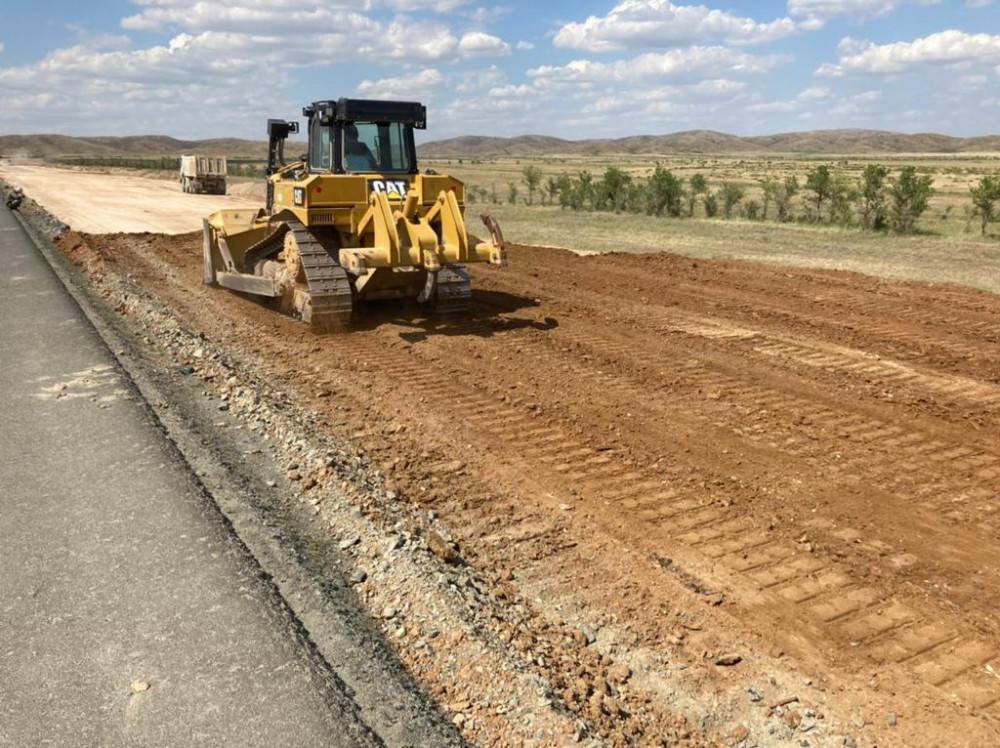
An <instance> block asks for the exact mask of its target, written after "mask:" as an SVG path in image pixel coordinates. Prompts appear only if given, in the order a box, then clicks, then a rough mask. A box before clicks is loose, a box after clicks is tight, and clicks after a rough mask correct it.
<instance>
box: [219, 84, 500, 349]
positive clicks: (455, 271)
mask: <svg viewBox="0 0 1000 748" xmlns="http://www.w3.org/2000/svg"><path fill="white" fill-rule="evenodd" d="M302 114H303V117H304V118H305V119H306V120H307V121H308V125H307V127H308V148H307V152H306V153H305V154H303V155H301V156H299V157H297V158H294V159H290V160H289V161H288V162H286V160H285V155H284V149H285V141H286V140H287V139H288V137H289V136H290V135H292V134H295V133H297V132H298V131H299V123H298V122H297V121H286V120H280V119H271V120H268V122H267V137H268V159H267V184H266V186H267V198H266V204H265V206H264V207H263V208H261V209H259V210H256V211H254V210H221V211H218V212H216V213H213V214H211V215H210V216H208V217H207V218H206V219H205V220H204V224H203V228H204V282H205V283H206V284H209V285H218V286H221V287H223V288H226V289H229V290H231V291H237V292H240V293H243V294H249V295H251V296H256V297H259V298H261V299H267V300H270V303H271V304H273V305H274V306H276V307H277V308H279V309H280V310H281V311H283V312H284V313H286V314H290V315H292V316H295V317H298V318H300V319H301V320H302V321H304V322H306V323H308V324H310V325H311V326H312V328H313V330H315V331H317V332H327V331H331V330H338V329H343V328H344V327H346V326H347V325H349V324H350V322H351V318H352V314H353V313H354V310H355V309H357V308H359V306H360V305H361V304H362V303H363V302H365V301H367V300H372V299H406V298H412V299H416V300H417V301H419V302H422V303H425V304H427V305H429V306H430V307H431V308H432V309H433V310H434V311H435V312H436V313H439V314H446V315H464V314H467V313H468V312H469V309H470V301H471V280H470V276H469V271H468V268H467V266H468V264H469V263H473V262H483V263H490V264H492V265H497V266H503V265H506V264H507V246H506V244H505V242H504V239H503V234H502V233H501V231H500V227H499V225H497V222H496V221H495V220H494V219H493V218H492V217H490V216H488V215H483V216H482V220H483V222H484V224H485V225H486V229H487V232H488V234H489V237H490V239H489V241H474V240H472V238H470V236H469V234H468V232H467V231H466V226H465V185H464V184H463V183H462V182H461V181H459V180H458V179H455V178H454V177H450V176H447V175H444V174H438V173H436V172H434V171H432V170H426V171H424V172H423V173H421V172H420V171H419V169H418V167H417V152H416V146H415V141H414V130H420V129H424V128H425V127H426V126H427V110H426V107H424V105H423V104H420V103H418V102H401V101H369V100H364V99H346V98H342V99H337V100H328V101H317V102H314V103H313V104H311V105H310V106H307V107H305V108H304V109H303V110H302Z"/></svg>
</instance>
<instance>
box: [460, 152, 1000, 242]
mask: <svg viewBox="0 0 1000 748" xmlns="http://www.w3.org/2000/svg"><path fill="white" fill-rule="evenodd" d="M522 185H523V187H524V188H525V193H524V202H525V203H526V204H528V205H532V204H534V203H535V202H536V201H539V202H541V203H543V204H550V205H559V206H560V207H561V208H564V209H568V210H588V211H600V210H605V211H613V212H615V213H622V212H630V213H646V214H648V215H656V216H668V217H673V218H680V217H692V216H694V215H695V211H696V207H697V206H698V205H699V204H700V205H701V207H702V209H703V211H704V215H705V216H706V217H708V218H717V217H721V218H726V219H728V218H732V217H734V216H739V217H741V218H745V219H749V220H774V221H777V222H779V223H783V222H787V221H792V220H799V221H804V222H811V223H829V224H834V225H841V226H851V225H856V226H859V227H861V228H862V229H866V230H870V231H882V230H892V231H894V232H896V233H900V234H910V233H913V232H914V231H915V229H916V223H917V220H918V219H919V218H920V217H921V216H922V215H923V214H924V212H925V211H926V210H927V207H928V204H929V201H930V198H931V196H932V195H933V194H934V179H933V177H932V176H931V175H921V174H918V173H917V170H916V167H913V166H905V167H903V168H902V169H900V171H899V172H898V173H897V174H893V173H892V172H891V171H890V170H889V168H888V167H886V166H882V165H881V164H869V165H867V166H865V168H864V169H863V170H862V171H861V173H860V175H852V174H850V173H848V172H846V171H845V170H843V169H835V168H831V167H829V166H827V165H825V164H824V165H819V166H816V167H815V168H814V169H812V170H811V171H810V172H809V173H808V174H807V175H806V177H805V180H804V181H800V180H799V178H798V177H795V176H790V177H785V178H781V179H779V178H776V177H766V178H764V179H760V180H758V186H759V193H758V194H757V195H756V196H755V197H753V198H751V199H747V191H746V188H745V187H744V186H743V185H740V184H737V183H735V182H731V181H724V182H721V183H719V184H718V186H716V187H715V188H714V189H713V187H712V186H711V185H710V184H709V182H708V179H707V178H706V177H705V176H704V175H703V174H694V175H692V176H691V177H690V178H689V179H687V180H684V179H682V178H679V177H677V176H676V175H674V174H673V173H672V172H671V171H669V170H667V169H664V168H663V167H661V166H657V167H656V168H655V169H654V171H653V174H652V175H651V176H650V177H649V178H647V179H645V180H640V179H636V178H634V177H633V176H632V175H630V174H628V173H626V172H624V171H622V170H621V169H619V168H618V167H615V166H609V167H608V168H607V169H606V170H605V172H604V174H603V176H601V177H600V178H595V176H594V175H593V174H591V173H590V172H588V171H581V172H579V173H578V174H577V175H576V176H571V175H569V174H565V173H564V174H560V175H558V176H550V177H548V178H547V179H546V178H544V176H543V174H542V172H541V170H540V169H539V168H538V167H537V166H533V165H529V166H526V167H524V169H523V170H522V172H521V182H520V183H516V182H510V183H508V184H507V194H506V199H507V202H509V203H516V202H517V201H518V199H519V197H520V196H521V191H520V187H521V186H522ZM469 190H470V192H471V194H472V197H473V198H474V199H478V200H480V201H482V202H487V201H492V202H494V203H496V202H500V196H499V195H498V194H497V191H496V188H495V187H493V188H492V189H491V190H486V189H485V188H482V187H475V186H470V187H469ZM970 193H971V198H972V209H971V215H972V216H975V217H978V218H979V220H980V225H981V230H982V233H983V234H985V233H986V228H987V226H988V224H989V223H990V222H992V221H998V220H1000V177H984V178H982V179H981V180H980V182H979V184H977V185H976V186H975V187H973V188H971V190H970Z"/></svg>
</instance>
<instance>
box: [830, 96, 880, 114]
mask: <svg viewBox="0 0 1000 748" xmlns="http://www.w3.org/2000/svg"><path fill="white" fill-rule="evenodd" d="M881 100H882V92H881V91H864V92H862V93H859V94H855V95H853V96H849V97H847V98H845V99H843V100H841V101H840V103H838V104H837V105H836V106H834V107H832V108H831V109H830V110H829V111H830V114H831V115H833V116H834V117H845V118H849V119H863V118H865V117H867V116H870V115H871V114H872V113H873V112H874V108H873V107H874V105H875V104H877V103H878V102H879V101H881Z"/></svg>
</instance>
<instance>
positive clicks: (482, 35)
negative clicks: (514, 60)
mask: <svg viewBox="0 0 1000 748" xmlns="http://www.w3.org/2000/svg"><path fill="white" fill-rule="evenodd" d="M458 52H459V54H461V56H462V57H466V58H468V57H483V56H486V57H498V56H500V55H508V54H510V45H509V44H507V42H505V41H504V40H503V39H501V38H500V37H498V36H493V35H492V34H487V33H486V32H484V31H470V32H468V33H466V34H463V35H462V38H461V40H459V42H458Z"/></svg>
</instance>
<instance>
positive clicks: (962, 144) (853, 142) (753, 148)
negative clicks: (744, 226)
mask: <svg viewBox="0 0 1000 748" xmlns="http://www.w3.org/2000/svg"><path fill="white" fill-rule="evenodd" d="M983 151H1000V135H989V136H984V137H976V138H955V137H951V136H948V135H936V134H934V133H920V134H915V135H908V134H905V133H898V132H887V131H883V130H813V131H810V132H791V133H781V134H778V135H758V136H754V137H740V136H738V135H728V134H726V133H723V132H713V131H711V130H691V131H688V132H676V133H671V134H669V135H634V136H631V137H627V138H617V139H604V140H560V139H559V138H549V137H544V136H540V135H520V136H517V137H513V138H480V137H470V136H464V137H460V138H451V139H449V140H437V141H433V142H430V143H424V144H423V145H422V146H420V155H421V156H424V157H425V158H449V157H450V158H456V157H462V158H477V157H484V156H571V155H578V156H603V155H615V154H639V155H642V154H649V155H655V154H669V153H685V154H696V153H704V154H720V153H818V154H831V155H833V154H838V155H839V154H845V155H847V154H864V153H970V152H983Z"/></svg>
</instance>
